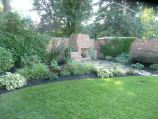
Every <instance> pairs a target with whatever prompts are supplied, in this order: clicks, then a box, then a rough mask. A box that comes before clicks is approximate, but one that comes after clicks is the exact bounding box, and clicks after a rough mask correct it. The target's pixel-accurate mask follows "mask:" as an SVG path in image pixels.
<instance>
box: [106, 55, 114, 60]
mask: <svg viewBox="0 0 158 119" xmlns="http://www.w3.org/2000/svg"><path fill="white" fill-rule="evenodd" d="M105 59H106V60H108V61H112V60H113V57H112V56H105Z"/></svg>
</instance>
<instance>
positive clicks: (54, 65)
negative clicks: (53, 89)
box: [50, 60, 60, 72]
mask: <svg viewBox="0 0 158 119" xmlns="http://www.w3.org/2000/svg"><path fill="white" fill-rule="evenodd" d="M50 66H51V69H52V71H53V72H57V71H59V70H60V67H59V65H58V63H57V61H55V60H52V61H51V65H50Z"/></svg>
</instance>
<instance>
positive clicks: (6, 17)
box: [0, 13, 48, 65]
mask: <svg viewBox="0 0 158 119" xmlns="http://www.w3.org/2000/svg"><path fill="white" fill-rule="evenodd" d="M0 25H1V26H2V27H1V28H0V47H4V48H6V49H9V50H10V51H11V53H12V54H13V59H14V62H15V63H16V64H17V65H20V64H21V59H22V57H24V56H25V55H28V56H32V55H37V56H39V57H40V58H41V59H42V60H44V59H45V54H46V51H45V50H46V44H47V42H48V36H46V35H42V34H40V33H38V32H36V31H35V30H33V28H32V27H31V25H30V24H29V23H28V21H26V20H22V19H21V18H20V17H19V16H18V15H17V14H15V13H4V14H2V15H1V18H0Z"/></svg>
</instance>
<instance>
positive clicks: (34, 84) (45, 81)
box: [0, 74, 97, 95]
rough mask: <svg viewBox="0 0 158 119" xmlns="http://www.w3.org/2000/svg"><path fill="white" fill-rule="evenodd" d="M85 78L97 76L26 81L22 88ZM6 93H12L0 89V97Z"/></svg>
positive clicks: (86, 75)
mask: <svg viewBox="0 0 158 119" xmlns="http://www.w3.org/2000/svg"><path fill="white" fill-rule="evenodd" d="M87 78H97V75H96V74H84V75H80V76H65V77H59V78H58V79H56V80H46V79H38V80H29V81H27V85H26V86H24V87H23V88H27V87H32V86H36V85H40V84H45V83H51V82H57V81H66V80H81V79H82V80H83V79H87ZM16 90H19V89H16ZM8 92H12V91H8V90H7V89H6V88H5V86H2V87H0V95H2V94H5V93H8Z"/></svg>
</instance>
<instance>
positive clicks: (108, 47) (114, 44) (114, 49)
mask: <svg viewBox="0 0 158 119" xmlns="http://www.w3.org/2000/svg"><path fill="white" fill-rule="evenodd" d="M133 40H134V38H113V39H109V42H108V43H106V44H105V45H102V46H101V52H102V53H103V55H104V57H105V56H112V57H116V56H118V55H120V54H122V53H128V52H129V49H130V47H131V43H132V42H133Z"/></svg>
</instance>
